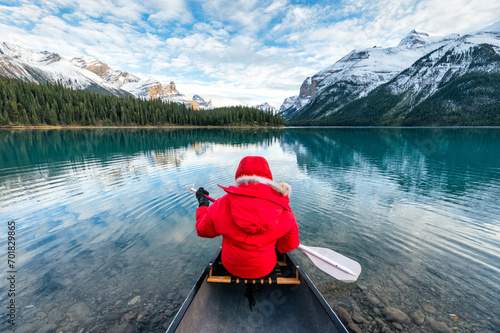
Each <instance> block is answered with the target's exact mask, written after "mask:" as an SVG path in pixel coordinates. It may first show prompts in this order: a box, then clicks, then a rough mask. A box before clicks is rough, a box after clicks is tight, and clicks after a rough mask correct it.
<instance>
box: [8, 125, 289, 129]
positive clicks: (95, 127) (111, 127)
mask: <svg viewBox="0 0 500 333" xmlns="http://www.w3.org/2000/svg"><path fill="white" fill-rule="evenodd" d="M283 127H285V126H250V125H246V126H245V125H239V126H201V125H161V126H140V125H137V126H136V125H120V126H95V125H88V126H84V125H12V126H0V130H65V129H75V130H79V129H181V128H183V129H188V128H283Z"/></svg>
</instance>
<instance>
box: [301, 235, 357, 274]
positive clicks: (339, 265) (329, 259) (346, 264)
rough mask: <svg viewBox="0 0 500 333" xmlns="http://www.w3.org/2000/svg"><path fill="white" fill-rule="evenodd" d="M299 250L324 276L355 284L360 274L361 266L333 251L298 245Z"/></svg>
mask: <svg viewBox="0 0 500 333" xmlns="http://www.w3.org/2000/svg"><path fill="white" fill-rule="evenodd" d="M299 249H301V250H302V251H304V253H305V254H306V255H307V256H308V257H309V259H311V261H312V262H313V263H314V264H315V265H316V267H318V268H319V269H321V270H322V271H323V272H325V273H326V274H328V275H330V276H332V277H334V278H336V279H337V280H340V281H342V282H346V283H352V282H356V280H357V279H358V276H359V274H361V265H360V264H359V263H357V262H356V261H354V260H352V259H350V258H347V257H346V256H343V255H341V254H340V253H337V252H335V251H333V250H330V249H326V248H323V247H312V246H305V245H302V244H300V245H299Z"/></svg>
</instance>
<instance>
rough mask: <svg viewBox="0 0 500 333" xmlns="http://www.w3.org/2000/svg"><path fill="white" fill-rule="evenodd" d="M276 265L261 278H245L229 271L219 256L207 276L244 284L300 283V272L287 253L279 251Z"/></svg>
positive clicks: (212, 278) (215, 280)
mask: <svg viewBox="0 0 500 333" xmlns="http://www.w3.org/2000/svg"><path fill="white" fill-rule="evenodd" d="M277 254H278V260H277V261H276V266H274V269H273V270H272V272H271V273H269V274H268V275H266V276H264V277H261V278H259V279H243V278H239V277H237V276H234V275H232V274H231V273H229V272H228V271H227V270H226V268H224V266H223V265H222V261H221V258H220V255H219V257H218V258H217V260H215V262H214V264H213V266H212V268H211V269H210V272H209V273H208V276H207V282H213V283H243V284H300V280H299V272H298V271H297V269H296V268H295V267H294V266H293V264H292V263H291V262H290V260H288V258H287V256H286V254H285V253H279V252H277Z"/></svg>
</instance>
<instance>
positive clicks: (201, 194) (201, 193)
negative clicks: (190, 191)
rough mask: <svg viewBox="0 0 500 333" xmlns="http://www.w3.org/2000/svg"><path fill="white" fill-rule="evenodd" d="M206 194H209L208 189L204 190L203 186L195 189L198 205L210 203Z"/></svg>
mask: <svg viewBox="0 0 500 333" xmlns="http://www.w3.org/2000/svg"><path fill="white" fill-rule="evenodd" d="M208 194H209V193H208V191H205V189H204V188H203V187H200V188H199V189H198V191H196V199H198V203H199V204H200V205H199V206H198V207H201V206H207V207H208V206H209V205H210V201H209V200H208V198H207V195H208Z"/></svg>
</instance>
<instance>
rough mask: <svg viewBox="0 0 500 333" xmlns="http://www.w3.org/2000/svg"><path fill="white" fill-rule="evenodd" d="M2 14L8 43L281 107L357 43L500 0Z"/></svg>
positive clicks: (114, 6)
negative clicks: (86, 57) (89, 59)
mask: <svg viewBox="0 0 500 333" xmlns="http://www.w3.org/2000/svg"><path fill="white" fill-rule="evenodd" d="M450 8H453V10H450ZM0 16H2V18H3V20H2V22H1V23H0V29H1V31H2V35H3V36H2V38H3V40H4V41H9V42H14V43H17V44H20V45H21V46H24V47H27V48H30V49H33V50H39V51H40V50H48V51H52V52H57V53H59V54H61V55H62V56H64V57H65V58H69V59H70V58H72V57H75V56H81V55H89V56H93V57H95V58H97V59H99V60H101V61H103V62H106V63H108V65H110V66H111V67H112V68H115V69H121V70H125V71H130V72H133V73H134V72H139V73H141V72H142V73H148V74H150V73H151V74H155V75H159V76H161V77H164V78H165V79H166V81H168V82H169V81H171V80H173V81H175V82H176V83H182V86H183V87H185V90H183V88H181V86H180V85H179V90H180V91H181V92H182V93H186V95H190V94H191V95H192V94H195V93H197V94H199V95H201V96H202V97H204V98H206V97H208V98H213V100H214V102H219V101H220V103H222V104H224V105H225V104H226V103H228V102H230V103H231V104H235V103H234V101H240V103H236V104H249V105H255V104H260V103H263V102H266V101H267V102H269V103H271V104H272V105H274V106H276V107H279V106H280V104H281V102H282V101H283V99H284V98H286V97H288V96H291V95H296V94H298V89H299V87H300V85H301V83H302V81H303V80H304V79H305V78H306V77H307V76H310V75H313V74H315V73H316V72H318V71H319V70H321V69H323V68H325V67H327V66H329V65H332V64H333V63H334V62H335V61H337V60H338V59H340V58H341V57H342V56H344V55H345V54H347V53H348V52H349V51H351V50H352V49H355V48H358V49H359V48H368V47H372V46H374V45H377V46H383V47H388V46H395V45H397V43H398V42H399V40H400V39H401V38H403V37H404V36H405V35H406V34H407V33H409V32H410V31H411V30H412V29H413V28H419V29H422V30H425V31H429V32H434V33H438V34H449V33H452V32H458V33H465V32H468V31H471V30H477V29H480V28H482V27H485V26H487V25H489V24H491V23H494V22H495V21H497V20H498V18H499V17H500V3H499V2H498V1H496V0H495V1H493V0H481V1H480V0H450V1H446V2H436V1H433V0H421V1H417V0H403V1H398V2H395V1H391V0H381V1H377V2H374V1H368V0H365V1H359V0H344V1H340V2H336V3H322V4H321V5H319V4H318V5H306V4H303V3H302V4H296V3H292V2H289V1H280V0H266V1H257V0H251V1H248V0H237V1H235V0H196V1H189V2H188V1H185V0H168V1H165V0H153V1H149V0H120V1H118V0H53V1H43V0H42V1H40V2H37V3H32V2H23V3H16V4H14V5H13V6H4V5H0ZM190 82H191V83H190ZM196 89H200V90H199V91H198V90H196Z"/></svg>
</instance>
